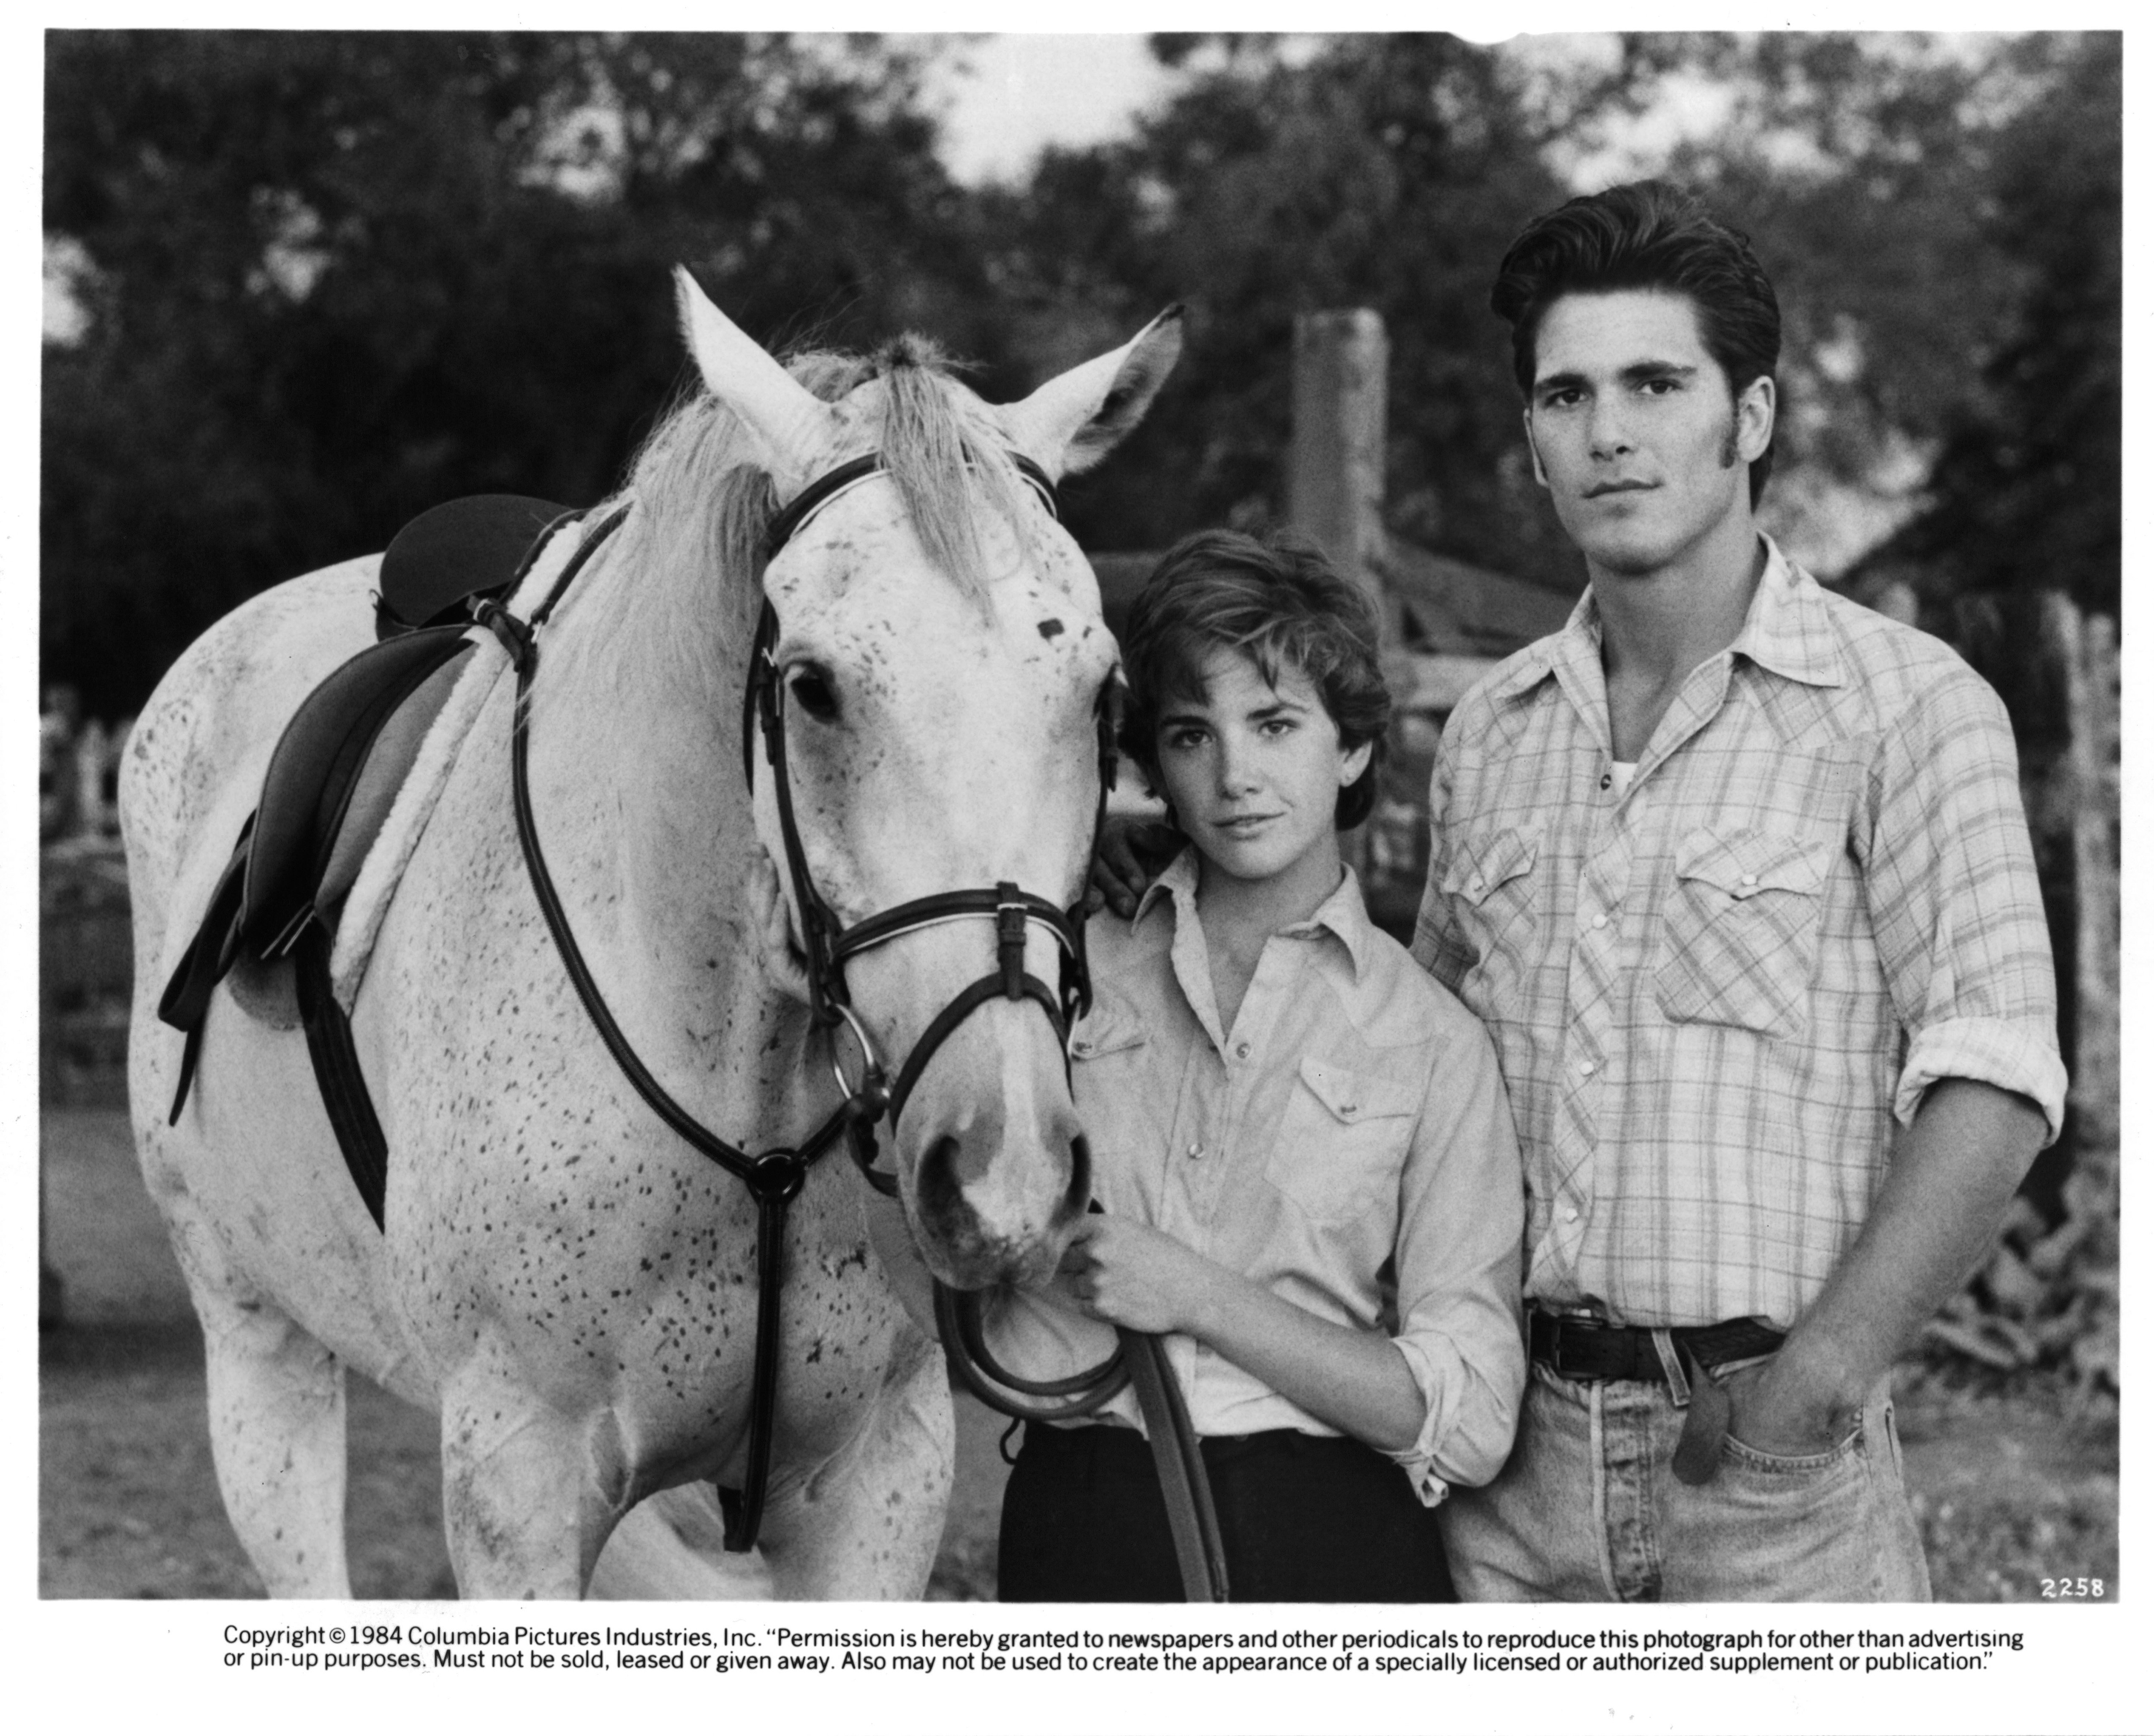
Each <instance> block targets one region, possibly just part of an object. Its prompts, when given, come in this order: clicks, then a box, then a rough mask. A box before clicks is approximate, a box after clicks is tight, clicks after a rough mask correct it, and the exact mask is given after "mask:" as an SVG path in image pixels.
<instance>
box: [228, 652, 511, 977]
mask: <svg viewBox="0 0 2154 1736" xmlns="http://www.w3.org/2000/svg"><path fill="white" fill-rule="evenodd" d="M465 631H466V630H465V629H464V628H463V627H462V626H461V625H451V626H446V627H431V628H427V629H425V630H423V631H419V632H415V633H408V634H406V635H404V636H402V637H401V638H396V639H388V640H384V641H381V642H380V644H378V645H371V646H368V647H367V648H366V649H365V651H361V652H360V653H359V655H358V656H355V657H352V658H350V660H349V661H346V662H345V663H344V664H342V665H340V666H339V667H338V668H337V669H336V670H335V671H334V672H333V673H332V674H331V675H330V676H329V678H328V679H327V680H326V681H324V682H322V684H321V685H320V686H319V687H316V688H315V689H314V692H311V693H309V695H308V696H307V697H306V698H305V700H304V702H302V703H301V704H300V707H299V711H298V712H297V713H296V714H294V716H293V718H292V721H291V722H289V723H288V724H286V725H285V726H284V733H283V735H282V736H280V737H279V738H278V742H277V748H276V751H275V752H274V753H272V754H271V755H270V756H269V769H268V772H267V773H266V774H264V776H263V780H262V799H261V801H260V803H259V804H258V806H257V807H256V809H255V825H254V840H253V847H252V848H251V849H250V850H248V860H247V875H246V889H245V892H244V895H243V896H242V900H241V905H240V911H239V917H238V923H237V932H238V934H239V935H240V936H241V937H242V939H243V940H244V941H245V942H248V944H250V945H262V944H266V943H267V942H269V941H270V940H272V939H273V938H274V937H278V936H279V935H280V934H282V933H283V931H284V930H286V929H288V927H291V925H292V924H293V921H294V920H295V919H296V918H297V917H299V916H300V915H302V914H303V913H304V911H305V910H306V909H307V907H308V906H309V905H310V904H312V903H314V901H315V895H316V892H317V891H318V889H319V885H320V882H321V878H322V875H323V871H324V869H326V868H327V867H328V865H329V860H330V859H331V856H332V855H333V854H334V845H335V844H336V840H337V838H338V835H339V831H340V830H341V829H342V827H343V825H344V822H345V814H346V811H347V809H349V808H350V805H351V800H352V795H353V792H354V790H355V789H356V788H357V787H358V785H359V784H360V772H361V770H362V768H364V767H365V763H366V760H367V757H368V753H369V750H370V748H372V747H373V746H374V743H375V737H376V736H377V735H379V734H380V733H381V730H382V728H383V726H384V725H385V724H386V723H387V722H388V721H389V719H390V717H391V716H393V715H394V714H395V712H396V710H397V708H398V707H400V706H401V704H402V703H403V702H404V701H405V700H406V699H407V698H408V697H411V694H412V693H413V692H415V691H416V689H418V688H419V687H421V686H422V685H423V684H424V683H425V682H426V680H427V678H428V677H431V676H432V675H433V674H434V673H435V672H436V671H438V670H439V669H441V667H442V666H443V665H444V664H446V663H447V662H448V661H450V660H451V659H452V658H454V657H457V656H461V655H462V653H463V652H464V651H467V650H469V649H470V644H471V642H470V641H468V640H467V639H466V638H465V636H464V634H465ZM390 794H394V792H393V790H392V791H391V792H390Z"/></svg>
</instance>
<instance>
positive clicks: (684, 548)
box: [585, 334, 1030, 656]
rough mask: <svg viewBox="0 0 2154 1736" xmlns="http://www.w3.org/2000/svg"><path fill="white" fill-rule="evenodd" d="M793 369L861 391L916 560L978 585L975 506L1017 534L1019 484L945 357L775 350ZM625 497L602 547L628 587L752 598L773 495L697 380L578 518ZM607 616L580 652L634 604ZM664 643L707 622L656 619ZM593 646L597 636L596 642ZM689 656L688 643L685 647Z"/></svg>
mask: <svg viewBox="0 0 2154 1736" xmlns="http://www.w3.org/2000/svg"><path fill="white" fill-rule="evenodd" d="M786 366H787V369H788V370H789V372H790V373H791V374H792V375H793V376H794V378H795V379H796V380H799V381H800V383H801V384H802V385H804V386H805V387H807V389H808V390H809V391H811V392H813V393H814V395H815V396H817V397H819V398H822V399H824V400H825V401H828V402H832V403H836V402H839V401H842V400H844V399H846V398H849V397H850V396H853V395H854V394H855V393H856V392H861V391H867V392H868V393H870V394H871V395H872V396H868V397H865V398H864V399H863V401H862V403H861V406H860V408H861V409H862V411H864V412H865V415H864V416H863V418H862V423H863V426H862V433H863V436H864V437H865V436H866V435H867V434H868V432H869V431H870V429H872V430H873V431H874V437H873V443H874V446H875V449H877V450H880V452H882V454H883V456H884V457H885V458H886V460H887V461H888V462H889V464H890V468H891V478H892V480H893V481H894V482H895V483H896V486H897V488H898V492H899V494H900V497H901V498H902V499H903V501H904V503H905V507H906V513H907V515H908V516H909V517H910V518H911V522H912V526H913V529H914V532H915V534H916V535H917V536H918V537H919V539H920V541H921V546H922V547H923V549H925V550H926V554H927V556H928V558H929V559H930V560H931V561H932V562H933V564H935V565H936V567H937V568H938V569H940V570H942V572H943V573H945V574H947V575H948V576H949V578H950V579H951V580H952V582H953V583H955V584H956V585H958V586H959V587H960V588H961V589H962V590H964V591H965V592H966V593H967V595H972V596H975V597H981V596H984V595H985V592H986V588H987V585H988V581H989V580H990V579H991V577H992V576H993V575H992V574H989V573H988V570H987V563H986V557H985V549H984V544H983V539H982V537H981V535H980V518H981V515H982V513H983V511H993V512H996V513H1000V514H1001V515H1002V517H1003V518H1004V520H1005V521H1006V522H1007V523H1009V524H1010V525H1012V526H1013V528H1017V529H1018V534H1020V536H1022V535H1023V534H1025V532H1024V527H1025V526H1026V525H1028V524H1029V522H1030V520H1029V513H1028V489H1027V487H1026V484H1025V483H1024V482H1023V479H1022V477H1019V476H1018V472H1017V467H1016V466H1015V465H1013V463H1012V462H1010V459H1009V456H1008V453H1007V452H1005V451H1004V449H1003V442H1002V437H1001V434H1000V431H999V430H998V427H997V426H996V424H995V422H994V421H993V416H992V413H991V412H990V411H988V407H987V406H985V405H983V404H982V403H981V402H980V401H979V400H978V399H977V398H976V397H974V396H972V393H971V392H970V391H967V389H966V388H964V387H963V386H962V385H960V384H958V383H957V380H954V379H953V378H952V364H951V363H950V362H949V361H948V360H947V359H946V358H945V357H944V355H942V351H941V350H940V349H939V348H938V347H937V345H935V344H934V343H933V342H932V341H931V340H928V339H926V338H922V337H919V336H916V335H912V334H907V335H906V336H903V337H900V338H896V339H894V340H891V342H890V343H888V344H886V345H884V346H883V347H882V348H881V349H880V350H878V351H877V352H876V353H875V355H870V356H861V355H847V354H845V353H843V352H839V351H832V350H810V351H806V352H804V353H801V354H799V355H794V356H791V357H789V358H788V360H787V362H786ZM625 502H633V503H634V510H633V511H631V512H630V513H629V515H628V517H627V518H626V520H625V522H624V523H623V524H622V526H621V530H620V534H619V535H618V536H617V537H616V538H615V539H614V546H613V548H612V549H610V550H609V551H608V563H607V564H609V565H611V564H614V563H616V562H617V563H619V564H620V569H621V570H622V571H624V572H628V573H633V574H636V575H637V577H636V579H635V589H636V590H637V592H638V593H639V594H640V595H642V596H643V597H645V598H646V599H648V598H651V595H652V592H653V591H654V590H656V589H657V588H658V587H661V586H667V587H668V588H671V586H670V585H669V580H670V579H671V577H672V576H673V575H676V574H677V575H680V576H681V578H682V579H683V580H685V581H686V582H685V583H684V584H683V585H681V586H680V587H679V588H678V589H677V593H676V594H677V595H678V596H679V599H680V602H681V607H683V608H687V609H691V610H698V611H707V610H709V608H710V607H711V605H712V594H711V591H710V590H709V588H708V587H709V586H710V585H711V584H712V581H713V580H717V582H718V583H719V584H720V585H722V586H723V587H724V590H723V591H722V593H721V595H723V596H727V597H730V598H732V599H733V600H735V601H736V603H737V604H738V606H739V608H740V609H741V610H742V611H743V614H752V613H753V606H754V605H756V604H757V603H758V601H759V599H758V597H757V595H756V592H755V580H756V576H757V574H758V573H759V572H760V571H761V562H762V544H763V535H764V533H765V532H766V531H767V530H768V528H769V525H770V522H771V520H772V519H773V518H774V517H775V516H776V515H777V513H778V508H779V507H780V506H781V505H782V504H783V503H782V502H781V501H780V500H779V498H778V494H777V491H776V490H775V489H774V488H773V486H772V484H771V480H770V477H768V474H766V473H765V472H764V471H763V469H762V468H761V467H759V466H758V465H757V464H756V463H754V462H753V457H752V453H751V451H750V447H749V442H748V439H747V437H746V431H745V429H744V428H743V426H742V425H741V422H740V421H739V419H738V417H737V416H734V415H733V413H732V411H730V410H729V409H727V407H726V406H725V405H724V404H723V403H722V401H719V400H718V399H717V398H715V397H713V396H711V395H710V394H709V393H707V392H701V391H699V392H696V393H694V394H692V396H687V397H686V398H685V399H684V400H683V401H681V402H680V403H679V404H677V405H676V406H675V407H674V408H673V409H672V410H671V411H670V412H668V413H667V414H666V416H664V417H663V418H662V419H661V421H660V422H659V424H658V426H656V428H654V429H653V430H652V431H651V436H650V437H649V438H648V439H647V440H646V442H644V445H643V448H642V450H641V452H639V453H638V454H637V456H636V458H635V462H634V463H633V465H631V466H630V471H629V476H628V480H627V481H626V483H625V484H624V485H623V486H622V488H620V491H619V492H618V493H615V495H614V496H612V497H611V498H610V499H608V500H606V501H605V502H602V503H600V506H599V507H597V508H595V509H594V510H593V512H592V513H591V514H590V521H589V522H591V523H596V522H597V521H598V519H599V518H600V517H602V516H603V515H604V513H606V512H608V511H610V510H611V509H612V508H614V507H615V506H616V505H619V504H620V503H625ZM606 613H607V614H608V615H609V616H610V620H608V622H607V623H606V624H605V625H602V626H599V627H597V629H596V632H595V637H593V638H591V639H588V640H586V641H585V644H586V647H587V649H588V651H589V652H590V654H592V655H597V656H608V655H627V649H626V647H625V646H622V645H620V644H618V643H617V642H616V641H617V639H618V637H619V636H620V635H624V634H627V633H630V632H631V631H633V630H632V628H631V627H630V620H633V619H635V618H637V617H639V616H641V617H642V618H644V619H649V618H650V617H649V616H648V615H645V614H644V611H642V610H608V611H606ZM664 636H665V637H666V640H667V641H669V642H670V643H671V644H672V645H673V646H675V647H676V650H686V649H687V647H690V646H704V645H707V644H708V643H709V637H708V636H707V634H702V633H680V632H677V631H671V630H668V631H666V633H665V635H664ZM602 647H603V648H602ZM690 654H691V655H694V654H695V653H693V652H691V653H690Z"/></svg>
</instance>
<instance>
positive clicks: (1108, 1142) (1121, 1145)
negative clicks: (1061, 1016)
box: [1069, 989, 1163, 1204]
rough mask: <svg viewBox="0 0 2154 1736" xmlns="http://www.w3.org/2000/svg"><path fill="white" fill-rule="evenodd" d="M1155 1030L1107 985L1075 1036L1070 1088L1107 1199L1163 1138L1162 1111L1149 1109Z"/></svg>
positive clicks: (1071, 1044)
mask: <svg viewBox="0 0 2154 1736" xmlns="http://www.w3.org/2000/svg"><path fill="white" fill-rule="evenodd" d="M1150 1042H1151V1032H1150V1031H1149V1030H1148V1029H1146V1025H1145V1022H1144V1019H1143V1018H1142V1016H1141V1015H1140V1014H1138V1012H1137V1011H1136V1008H1134V1007H1133V1006H1131V1004H1130V1003H1128V1002H1127V1001H1126V1000H1125V999H1123V998H1121V997H1120V996H1118V995H1115V994H1114V993H1111V992H1110V991H1107V990H1105V989H1102V990H1101V991H1100V994H1099V997H1098V998H1097V999H1096V1000H1095V1003H1094V1004H1093V1008H1092V1010H1091V1012H1090V1013H1089V1014H1086V1015H1085V1018H1083V1019H1080V1020H1079V1021H1078V1024H1077V1029H1076V1030H1075V1031H1074V1032H1073V1033H1072V1034H1071V1036H1070V1039H1069V1062H1070V1065H1069V1090H1070V1094H1071V1095H1072V1096H1073V1097H1074V1100H1075V1101H1076V1105H1077V1119H1078V1120H1079V1121H1081V1122H1082V1123H1083V1124H1084V1127H1085V1142H1086V1144H1088V1145H1089V1146H1090V1147H1091V1150H1092V1156H1093V1188H1094V1191H1095V1194H1099V1195H1100V1198H1101V1199H1102V1202H1104V1203H1109V1204H1111V1203H1113V1201H1110V1200H1108V1199H1107V1197H1106V1194H1105V1193H1100V1190H1102V1189H1105V1190H1107V1192H1110V1193H1115V1195H1116V1197H1117V1198H1119V1197H1120V1196H1119V1193H1118V1192H1117V1188H1116V1184H1117V1182H1118V1179H1119V1177H1120V1176H1121V1174H1122V1172H1123V1170H1124V1168H1125V1167H1126V1166H1128V1165H1129V1164H1131V1163H1132V1162H1136V1161H1137V1160H1139V1159H1140V1158H1141V1156H1143V1155H1144V1154H1145V1152H1146V1151H1147V1150H1148V1149H1149V1148H1150V1147H1151V1146H1152V1145H1155V1144H1156V1143H1157V1142H1158V1141H1159V1139H1160V1138H1161V1137H1162V1136H1161V1134H1160V1133H1159V1131H1158V1130H1159V1127H1160V1126H1161V1125H1163V1124H1162V1123H1161V1118H1160V1117H1159V1116H1158V1115H1157V1113H1156V1111H1151V1112H1148V1111H1147V1093H1146V1081H1145V1077H1144V1074H1145V1069H1146V1065H1147V1064H1148V1062H1149V1061H1150V1059H1151V1056H1150V1054H1149V1050H1148V1045H1149V1044H1150Z"/></svg>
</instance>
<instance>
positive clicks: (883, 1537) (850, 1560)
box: [763, 1326, 957, 1598]
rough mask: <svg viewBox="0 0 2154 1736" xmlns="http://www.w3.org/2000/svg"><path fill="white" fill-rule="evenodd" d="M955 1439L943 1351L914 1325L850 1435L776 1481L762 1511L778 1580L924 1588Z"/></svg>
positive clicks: (878, 1591)
mask: <svg viewBox="0 0 2154 1736" xmlns="http://www.w3.org/2000/svg"><path fill="white" fill-rule="evenodd" d="M956 1460H957V1422H956V1419H955V1417H954V1416H953V1414H952V1411H951V1408H950V1385H949V1379H948V1376H947V1374H946V1373H945V1371H944V1369H943V1365H942V1355H941V1353H940V1352H939V1351H937V1348H936V1346H935V1345H934V1343H933V1341H932V1340H930V1339H928V1338H927V1337H926V1335H924V1334H921V1333H920V1332H918V1331H916V1330H913V1329H912V1328H911V1326H907V1327H906V1328H904V1329H903V1330H901V1332H900V1333H899V1335H898V1338H897V1342H896V1344H895V1345H893V1346H892V1348H891V1360H890V1362H889V1365H888V1368H887V1371H886V1374H885V1376H884V1378H883V1382H882V1386H881V1387H880V1391H878V1392H877V1393H876V1395H875V1401H874V1402H873V1403H872V1404H871V1405H870V1407H869V1409H868V1413H867V1416H866V1417H865V1420H864V1421H863V1422H862V1423H861V1426H860V1428H859V1430H858V1431H857V1432H855V1434H854V1436H853V1437H852V1439H851V1440H850V1442H847V1444H846V1445H845V1447H844V1448H841V1449H840V1451H839V1453H837V1455H836V1456H835V1458H832V1459H830V1460H829V1461H828V1462H827V1463H824V1464H823V1465H820V1466H819V1467H817V1468H815V1469H814V1471H813V1472H811V1473H808V1474H806V1475H803V1476H799V1477H789V1478H783V1479H780V1480H778V1481H776V1482H774V1483H773V1486H772V1488H771V1492H770V1505H769V1507H768V1509H766V1510H765V1512H764V1514H763V1555H764V1558H765V1559H766V1560H768V1562H769V1564H770V1573H771V1580H772V1585H773V1590H774V1591H775V1592H776V1594H777V1595H778V1596H780V1597H785V1598H917V1597H919V1596H921V1595H922V1594H923V1593H924V1592H925V1591H926V1589H927V1576H928V1574H929V1573H930V1572H931V1571H932V1570H933V1568H934V1565H935V1555H936V1551H937V1550H938V1549H939V1548H940V1547H941V1546H942V1522H943V1519H944V1516H945V1514H946V1513H947V1510H948V1508H949V1504H950V1483H951V1478H952V1473H953V1469H954V1467H955V1464H956Z"/></svg>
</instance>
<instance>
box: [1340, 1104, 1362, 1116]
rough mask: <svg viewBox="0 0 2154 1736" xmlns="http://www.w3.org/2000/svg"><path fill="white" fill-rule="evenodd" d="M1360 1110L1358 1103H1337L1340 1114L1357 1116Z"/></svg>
mask: <svg viewBox="0 0 2154 1736" xmlns="http://www.w3.org/2000/svg"><path fill="white" fill-rule="evenodd" d="M1360 1112H1361V1105H1360V1104H1358V1103H1342V1104H1340V1105H1339V1113H1340V1114H1341V1115H1342V1116H1357V1115H1359V1114H1360Z"/></svg>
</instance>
